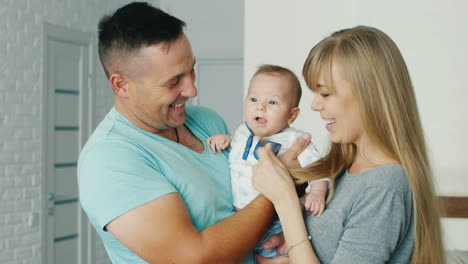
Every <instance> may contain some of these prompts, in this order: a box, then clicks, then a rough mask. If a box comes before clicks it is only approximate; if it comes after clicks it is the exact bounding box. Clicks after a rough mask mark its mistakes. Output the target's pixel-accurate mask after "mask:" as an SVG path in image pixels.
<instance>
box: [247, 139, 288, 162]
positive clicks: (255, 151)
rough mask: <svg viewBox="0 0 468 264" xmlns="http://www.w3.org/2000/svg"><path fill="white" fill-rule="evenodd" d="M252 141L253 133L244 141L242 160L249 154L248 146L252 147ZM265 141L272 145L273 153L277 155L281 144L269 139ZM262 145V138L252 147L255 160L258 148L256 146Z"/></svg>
mask: <svg viewBox="0 0 468 264" xmlns="http://www.w3.org/2000/svg"><path fill="white" fill-rule="evenodd" d="M252 141H253V135H250V136H249V138H248V139H247V142H246V143H245V149H244V154H243V155H242V159H243V160H247V157H248V156H249V152H250V148H251V147H252ZM264 142H265V141H264ZM266 143H270V144H271V145H272V146H273V153H275V155H278V152H279V150H280V148H281V144H280V143H277V142H273V141H269V140H268V141H266ZM263 146H264V145H263V143H262V140H259V141H258V143H257V145H256V146H255V148H254V153H253V155H254V158H255V159H256V160H258V154H257V150H258V148H261V147H263Z"/></svg>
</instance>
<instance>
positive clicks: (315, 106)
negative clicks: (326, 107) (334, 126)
mask: <svg viewBox="0 0 468 264" xmlns="http://www.w3.org/2000/svg"><path fill="white" fill-rule="evenodd" d="M310 107H311V108H312V110H314V111H320V110H322V108H323V105H322V100H321V99H320V96H317V95H314V98H312V104H311V105H310Z"/></svg>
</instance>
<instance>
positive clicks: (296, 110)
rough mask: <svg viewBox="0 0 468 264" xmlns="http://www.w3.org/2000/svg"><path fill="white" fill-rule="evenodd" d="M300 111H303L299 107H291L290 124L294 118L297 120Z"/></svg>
mask: <svg viewBox="0 0 468 264" xmlns="http://www.w3.org/2000/svg"><path fill="white" fill-rule="evenodd" d="M300 112H301V109H299V107H294V108H293V109H291V114H290V115H289V119H288V124H291V123H292V122H294V120H296V118H297V116H298V115H299V113H300Z"/></svg>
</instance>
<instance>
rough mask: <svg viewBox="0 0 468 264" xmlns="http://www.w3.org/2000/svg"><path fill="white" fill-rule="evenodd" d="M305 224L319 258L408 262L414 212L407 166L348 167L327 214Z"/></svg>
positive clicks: (324, 260)
mask: <svg viewBox="0 0 468 264" xmlns="http://www.w3.org/2000/svg"><path fill="white" fill-rule="evenodd" d="M306 224H307V229H308V231H309V233H310V234H311V236H312V245H313V247H314V250H315V253H316V254H317V256H318V258H319V259H320V263H346V264H353V263H359V264H365V263H372V264H375V263H409V260H410V258H411V253H412V250H413V243H414V217H413V209H412V195H411V188H410V186H409V183H408V180H407V178H406V174H405V171H404V169H403V167H401V166H400V165H396V164H387V165H383V166H380V167H377V168H373V169H370V170H367V171H364V172H361V173H358V174H349V173H348V172H347V171H346V172H345V173H343V174H342V175H341V177H340V178H339V179H338V180H337V181H336V182H335V194H334V196H333V199H332V201H331V202H330V203H329V204H328V205H327V207H326V210H325V212H324V213H323V215H322V216H318V217H317V216H315V217H313V216H310V215H309V216H307V217H306Z"/></svg>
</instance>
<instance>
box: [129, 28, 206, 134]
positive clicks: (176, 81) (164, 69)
mask: <svg viewBox="0 0 468 264" xmlns="http://www.w3.org/2000/svg"><path fill="white" fill-rule="evenodd" d="M132 61H133V63H132V64H129V67H132V69H131V71H132V74H130V77H128V76H127V77H128V78H127V81H128V97H127V98H125V99H124V100H123V102H124V104H125V113H123V114H124V115H125V116H126V117H127V118H129V120H130V121H131V122H132V123H133V124H135V125H136V126H138V127H139V128H141V129H144V130H146V131H149V132H152V133H156V134H158V133H160V132H161V131H164V130H166V129H170V128H175V127H179V126H181V125H182V124H183V123H184V121H185V103H186V102H187V100H188V99H189V98H191V97H195V96H196V95H197V88H196V87H195V85H194V82H195V71H194V65H195V58H194V56H193V54H192V48H191V46H190V43H189V41H188V39H187V37H186V36H185V34H182V35H181V36H180V37H179V38H178V39H177V40H175V41H174V42H172V43H170V44H167V43H161V44H157V45H152V46H148V47H143V48H141V49H140V51H139V52H138V55H137V56H136V58H133V59H132Z"/></svg>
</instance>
